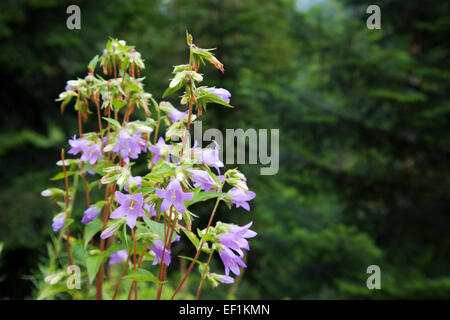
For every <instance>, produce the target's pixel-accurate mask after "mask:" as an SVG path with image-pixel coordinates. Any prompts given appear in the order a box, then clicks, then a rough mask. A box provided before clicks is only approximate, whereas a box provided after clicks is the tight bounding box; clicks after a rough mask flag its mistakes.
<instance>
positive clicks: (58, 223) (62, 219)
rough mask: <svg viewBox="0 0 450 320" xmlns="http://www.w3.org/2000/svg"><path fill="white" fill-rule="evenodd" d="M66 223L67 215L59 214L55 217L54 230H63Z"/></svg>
mask: <svg viewBox="0 0 450 320" xmlns="http://www.w3.org/2000/svg"><path fill="white" fill-rule="evenodd" d="M65 223H66V216H65V215H64V214H60V215H57V216H56V217H55V218H53V223H52V229H53V231H54V232H58V231H59V230H61V228H62V227H64V224H65Z"/></svg>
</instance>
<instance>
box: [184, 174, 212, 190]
mask: <svg viewBox="0 0 450 320" xmlns="http://www.w3.org/2000/svg"><path fill="white" fill-rule="evenodd" d="M189 175H190V177H191V179H192V181H194V187H195V188H197V187H202V190H205V191H207V192H210V191H211V188H212V187H216V186H217V183H216V181H214V179H213V178H212V177H211V175H210V174H209V173H208V172H206V171H203V170H197V169H190V170H189Z"/></svg>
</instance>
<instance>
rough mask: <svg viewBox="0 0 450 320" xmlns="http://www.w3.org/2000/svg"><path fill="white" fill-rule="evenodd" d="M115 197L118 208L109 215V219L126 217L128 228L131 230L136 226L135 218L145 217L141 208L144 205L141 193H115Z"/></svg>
mask: <svg viewBox="0 0 450 320" xmlns="http://www.w3.org/2000/svg"><path fill="white" fill-rule="evenodd" d="M115 196H116V200H117V202H118V203H119V204H120V206H119V207H118V208H117V209H116V210H114V211H113V212H112V213H111V218H112V219H118V218H121V217H123V216H126V217H127V224H128V226H129V227H130V228H131V229H133V228H134V227H135V226H136V219H137V217H144V216H145V211H144V209H143V208H142V206H143V204H144V198H143V197H142V193H137V194H134V195H129V194H123V193H122V192H120V191H116V193H115Z"/></svg>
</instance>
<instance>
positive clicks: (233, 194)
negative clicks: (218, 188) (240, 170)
mask: <svg viewBox="0 0 450 320" xmlns="http://www.w3.org/2000/svg"><path fill="white" fill-rule="evenodd" d="M228 195H229V197H230V198H231V200H230V202H231V203H232V204H235V205H236V208H239V207H242V208H244V209H245V210H247V211H250V205H249V204H248V203H247V201H250V200H252V199H253V198H255V196H256V194H255V193H254V192H253V191H248V192H245V191H244V190H242V189H239V188H236V187H234V188H231V190H230V191H228Z"/></svg>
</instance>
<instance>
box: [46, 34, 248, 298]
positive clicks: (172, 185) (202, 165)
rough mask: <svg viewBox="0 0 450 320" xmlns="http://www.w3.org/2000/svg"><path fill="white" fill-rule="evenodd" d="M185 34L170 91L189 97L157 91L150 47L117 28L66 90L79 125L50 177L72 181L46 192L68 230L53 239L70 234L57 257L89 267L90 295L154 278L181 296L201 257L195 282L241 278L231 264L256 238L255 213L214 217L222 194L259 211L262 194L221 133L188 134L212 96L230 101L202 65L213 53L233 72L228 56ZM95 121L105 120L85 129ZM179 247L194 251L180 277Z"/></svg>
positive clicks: (132, 293)
mask: <svg viewBox="0 0 450 320" xmlns="http://www.w3.org/2000/svg"><path fill="white" fill-rule="evenodd" d="M187 44H188V47H189V64H184V65H177V66H175V67H174V69H173V77H172V79H170V81H169V83H168V88H167V90H166V91H165V92H164V94H163V97H162V98H163V99H164V98H166V97H167V96H172V97H176V96H177V95H178V97H181V99H180V101H179V103H180V107H178V108H177V107H175V106H174V105H172V104H171V103H170V102H168V101H161V102H159V103H158V102H157V101H156V100H155V99H154V97H153V96H152V94H150V93H148V92H146V91H145V90H144V85H143V77H142V76H141V73H142V72H143V70H144V69H145V64H144V60H143V58H142V56H141V54H140V53H139V52H137V51H136V49H135V47H134V46H130V45H128V44H127V43H126V42H125V41H123V40H116V39H110V40H109V41H108V42H107V45H106V48H105V49H104V50H103V53H102V54H101V55H100V56H96V57H94V59H92V60H91V62H90V63H89V65H88V68H87V71H88V73H87V75H86V76H85V77H84V78H78V79H76V80H70V81H68V82H67V85H66V87H65V90H64V91H63V92H62V93H61V94H60V95H59V98H58V99H57V101H60V102H61V111H62V112H64V111H65V109H67V106H69V105H72V104H73V105H74V112H75V113H76V114H77V119H78V127H77V128H76V129H78V130H77V132H76V133H74V135H73V137H72V138H71V139H69V140H68V147H69V148H68V149H67V152H65V151H64V150H62V152H61V159H60V160H59V159H58V165H59V166H60V169H62V170H61V171H60V172H59V173H58V174H57V175H56V176H55V177H54V178H53V180H60V181H61V186H63V187H62V188H56V187H55V188H49V189H47V190H44V191H43V192H42V193H41V194H42V195H43V196H45V197H49V198H51V199H53V201H54V203H55V205H56V206H57V207H58V211H57V212H58V214H56V215H55V216H54V217H53V222H52V229H53V231H54V232H56V233H58V234H59V235H60V237H57V239H55V241H56V242H55V248H60V245H59V243H58V242H57V241H65V243H66V245H65V248H67V251H66V254H65V255H64V256H61V257H60V258H59V259H57V260H55V261H59V263H60V265H59V268H64V266H65V265H64V264H69V265H71V264H79V265H81V266H82V267H84V268H85V269H84V272H85V273H84V274H85V275H86V285H87V286H88V288H87V289H86V291H85V292H83V293H80V294H81V295H84V296H83V297H89V294H90V293H91V292H94V291H95V293H96V295H95V297H96V298H97V299H101V298H103V294H104V290H105V289H106V288H108V290H109V288H114V289H113V290H112V293H111V297H112V299H116V298H117V296H116V295H117V294H119V296H120V295H121V296H124V297H125V296H126V297H128V299H130V298H136V299H137V298H138V294H139V295H140V294H141V292H140V291H139V288H142V287H143V286H148V283H152V282H153V283H154V285H155V286H156V288H157V290H156V292H157V294H156V296H155V298H156V299H160V298H161V292H162V291H163V289H164V286H165V285H166V283H168V281H169V282H170V285H171V286H172V288H173V290H172V291H173V293H172V297H171V298H172V299H173V298H174V297H175V296H176V295H177V294H178V293H179V292H180V289H181V287H183V285H184V283H185V280H186V278H187V277H188V276H189V273H190V272H191V270H192V269H193V268H194V267H198V268H199V271H200V274H201V280H200V284H199V289H198V294H199V293H200V290H201V288H202V284H203V281H204V280H209V282H210V283H211V284H212V285H214V286H216V285H217V284H219V283H225V284H229V283H233V282H234V278H233V276H238V275H240V274H241V268H246V267H247V265H246V263H245V262H244V256H245V253H244V252H245V251H248V250H250V245H249V242H248V239H250V238H253V237H255V236H256V235H257V234H256V232H255V231H253V230H250V227H251V226H252V223H251V222H250V223H248V224H246V225H244V226H237V225H234V224H225V223H222V222H220V221H216V222H214V221H215V220H216V216H217V215H216V211H217V208H218V207H219V205H220V204H221V203H225V204H227V206H228V207H230V208H231V207H233V206H234V207H235V208H238V210H240V211H242V212H245V211H250V204H249V202H250V201H251V200H253V199H254V198H255V196H256V195H255V193H254V192H253V191H251V190H249V188H248V185H247V179H246V178H245V176H244V175H243V174H242V173H241V172H240V171H238V170H237V169H229V170H226V168H225V165H224V163H223V162H222V160H221V159H220V146H219V144H218V143H217V142H216V141H214V143H213V147H212V148H211V147H209V148H202V147H201V146H199V145H197V144H194V145H193V146H191V141H190V139H189V134H188V133H189V128H190V126H191V124H192V123H193V122H195V121H196V119H198V118H199V117H201V116H202V114H203V112H205V111H206V106H207V105H208V106H211V107H214V106H217V105H222V106H225V107H227V108H232V106H231V105H230V102H231V93H230V92H229V91H228V90H226V89H224V88H215V87H207V86H205V85H204V84H203V82H204V81H205V78H204V76H203V74H202V73H200V71H199V66H200V65H204V64H205V63H206V64H210V65H212V66H213V67H215V68H217V69H218V70H220V71H221V72H224V68H223V64H222V63H221V62H220V61H219V60H218V59H217V58H216V57H215V56H214V55H213V53H212V50H211V49H202V48H200V47H198V46H196V45H195V44H194V43H193V39H192V36H191V35H190V34H187ZM100 72H103V75H100ZM201 83H202V85H200V84H201ZM136 110H141V111H142V112H139V113H137V112H136ZM66 112H67V111H66ZM87 121H90V126H89V127H92V125H97V126H98V130H97V131H94V132H84V131H83V130H82V129H83V126H86V125H85V122H87ZM86 127H87V126H86ZM76 129H74V130H76ZM86 173H90V175H86ZM75 199H76V200H75ZM207 201H213V202H214V205H213V209H212V211H211V212H210V214H209V216H208V217H203V218H202V219H198V221H209V222H208V224H207V225H206V226H204V228H203V229H202V230H200V229H197V232H194V231H193V227H192V226H193V224H194V223H197V221H196V219H197V218H198V215H199V212H203V211H200V210H199V211H198V208H199V207H200V206H203V205H204V203H205V202H207ZM80 206H81V207H80ZM242 209H244V210H242ZM213 222H214V224H213ZM80 223H81V224H80ZM77 224H78V225H77ZM74 226H75V227H74ZM79 230H82V231H81V233H80V232H79ZM182 241H185V242H188V243H189V242H190V243H192V245H193V246H194V250H195V252H196V253H195V255H194V257H192V258H190V257H186V255H187V254H183V253H182V252H181V254H180V253H179V251H180V250H187V249H186V245H183V246H181V245H180V244H179V243H178V242H182ZM175 248H176V249H175ZM175 251H176V252H177V256H180V258H181V259H186V263H189V267H188V268H187V270H186V272H185V274H184V276H183V277H182V278H181V280H180V281H179V282H177V281H178V278H179V277H177V278H176V280H177V281H174V280H175V278H171V277H168V273H169V272H170V271H171V270H172V269H171V268H172V266H171V264H172V262H173V261H174V258H175V257H174V252H175ZM55 252H60V250H59V249H58V251H55ZM188 252H190V251H188ZM212 256H216V257H217V259H218V261H221V262H222V264H223V269H222V268H221V269H220V270H223V271H222V272H221V273H213V272H211V268H212V266H211V265H210V261H211V257H212ZM208 257H209V258H208ZM219 259H220V260H219ZM105 265H106V266H108V268H115V267H116V266H115V265H121V266H122V265H123V267H120V270H123V271H119V272H110V271H109V269H107V268H106V266H105ZM57 268H58V264H54V267H53V269H52V270H53V272H55V274H56V273H57V272H59V273H60V272H61V271H60V269H57ZM49 272H50V271H49ZM59 273H58V274H59ZM117 274H120V276H119V277H118V278H114V277H115V276H117ZM50 275H51V274H47V275H46V276H47V277H48V276H50ZM123 279H128V280H131V281H129V282H125V281H122V280H123ZM105 281H108V283H109V284H108V286H104V282H105ZM49 285H50V284H49ZM126 285H128V287H125V286H126ZM130 285H131V287H130ZM167 285H169V284H167ZM94 287H95V289H94ZM89 288H92V290H89ZM61 290H62V289H61ZM68 290H69V289H68Z"/></svg>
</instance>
